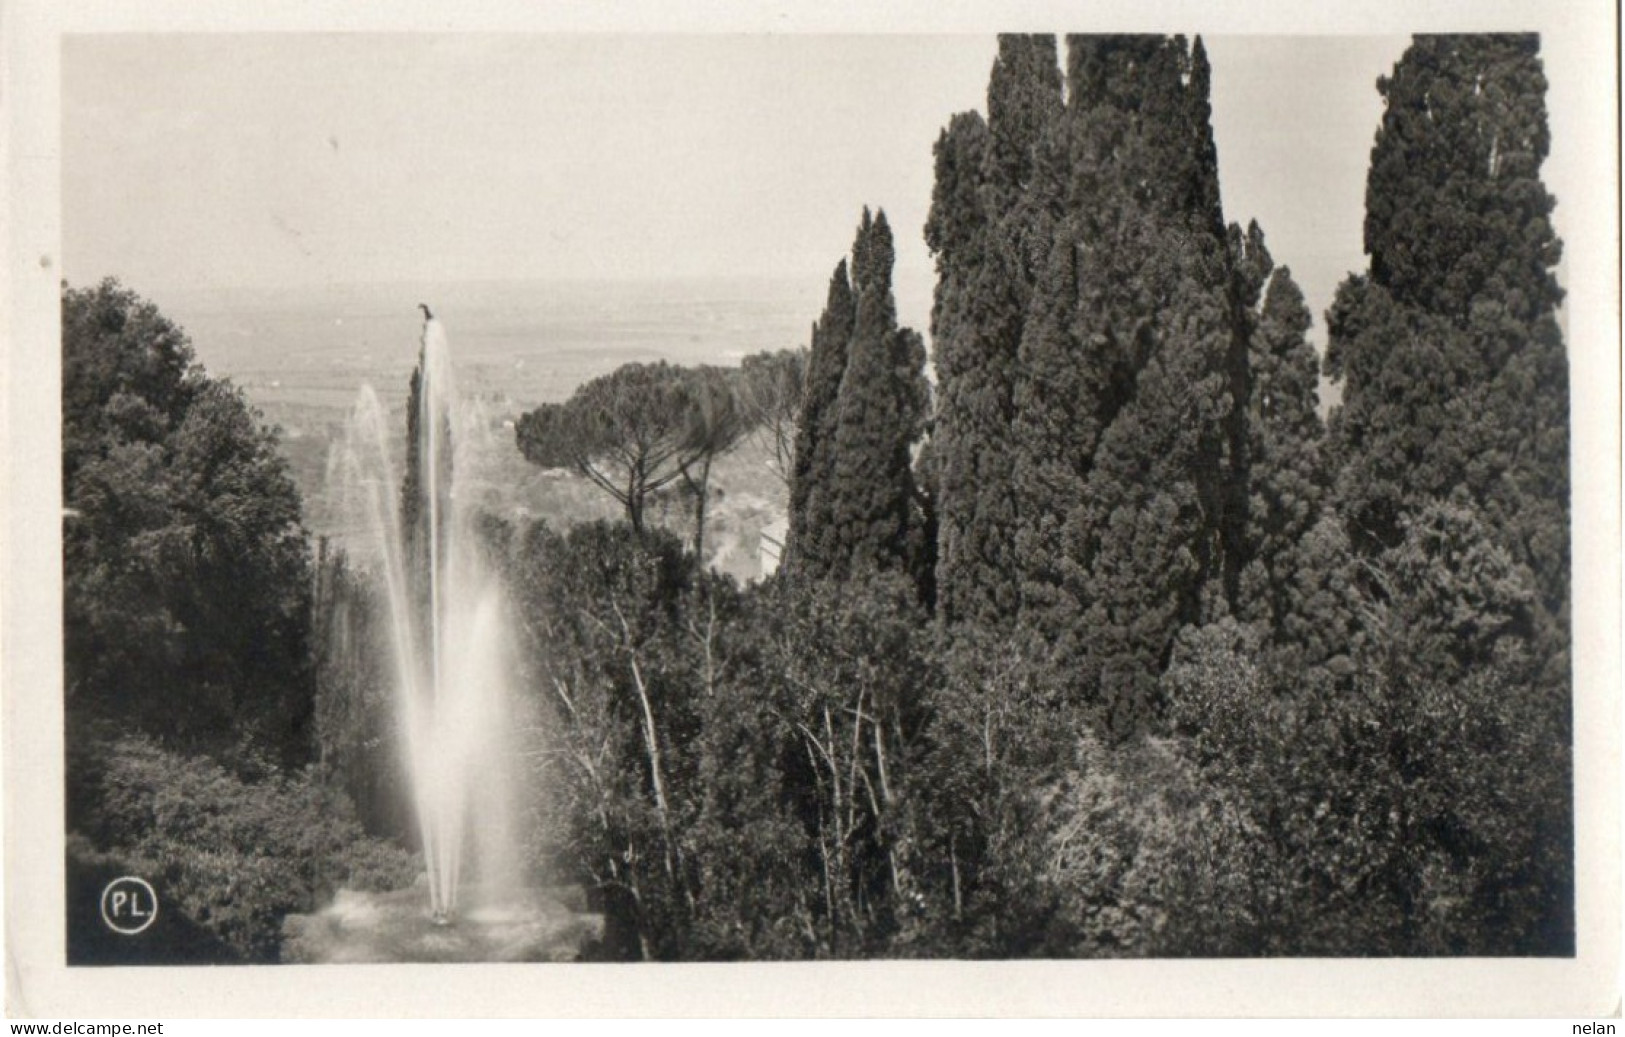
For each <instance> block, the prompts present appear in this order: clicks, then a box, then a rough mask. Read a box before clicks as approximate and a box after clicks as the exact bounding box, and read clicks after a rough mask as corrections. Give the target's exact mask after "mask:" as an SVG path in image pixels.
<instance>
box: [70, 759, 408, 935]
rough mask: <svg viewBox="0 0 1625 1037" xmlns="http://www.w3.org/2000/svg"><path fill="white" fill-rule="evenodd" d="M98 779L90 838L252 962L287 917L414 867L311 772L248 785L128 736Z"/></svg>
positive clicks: (390, 882)
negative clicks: (364, 828)
mask: <svg viewBox="0 0 1625 1037" xmlns="http://www.w3.org/2000/svg"><path fill="white" fill-rule="evenodd" d="M99 778H100V780H99V782H98V785H99V788H98V791H99V793H100V794H99V795H98V796H97V797H96V800H97V802H96V809H95V811H94V813H93V815H92V817H91V818H90V823H91V829H92V831H91V833H90V834H91V836H92V838H93V839H94V841H95V842H96V843H97V844H98V845H99V846H100V847H102V848H103V849H104V850H107V851H109V852H111V853H115V854H118V855H120V856H122V857H123V858H124V859H125V860H127V861H128V862H129V863H130V864H131V866H133V867H136V868H139V869H140V871H141V873H142V874H143V875H144V876H146V877H147V878H148V880H149V881H151V882H152V883H153V885H154V886H155V887H156V888H157V889H158V890H159V896H160V897H161V898H162V899H163V901H164V903H165V904H166V905H172V906H173V908H174V909H175V910H177V911H179V912H180V913H181V914H183V915H185V916H186V917H187V918H188V919H189V920H190V921H192V922H193V923H195V924H196V925H198V926H200V927H202V928H203V929H205V930H207V931H208V932H210V933H211V934H212V935H214V936H215V937H217V938H219V939H220V940H221V941H222V942H223V943H225V944H226V945H228V946H229V947H231V948H232V949H233V950H234V951H235V952H236V953H238V954H240V955H242V956H243V957H244V958H247V959H249V960H259V961H268V960H275V959H276V955H277V946H278V941H279V938H280V931H281V926H282V918H283V916H285V915H287V914H289V913H290V912H296V911H310V910H313V909H314V908H316V907H317V906H318V905H319V904H320V903H321V902H322V901H323V900H324V899H326V898H327V897H329V896H331V895H332V893H333V892H334V891H335V890H336V889H338V888H339V887H340V886H347V887H350V888H354V889H364V890H379V889H393V888H399V887H401V886H404V885H407V884H408V883H410V882H411V881H412V879H413V877H414V875H415V874H416V870H417V869H416V866H415V865H414V863H413V861H412V859H411V857H410V856H409V855H408V854H406V853H405V851H403V850H401V849H400V848H398V847H396V846H394V845H393V844H391V843H387V842H384V841H382V840H377V839H372V838H370V837H368V836H367V835H365V834H364V833H363V832H362V830H361V827H360V825H359V824H358V823H357V822H356V820H355V818H354V812H353V809H352V808H351V807H350V804H349V801H348V800H346V799H344V798H343V797H342V796H341V795H340V794H337V793H335V792H333V791H332V790H331V789H329V788H327V787H326V786H325V785H324V784H323V783H322V782H320V781H318V780H316V779H315V778H314V777H313V776H311V775H310V774H308V773H301V774H299V775H297V776H292V777H290V776H286V775H276V774H273V775H271V776H268V777H267V778H265V779H264V780H261V781H257V782H253V783H249V782H244V781H243V780H241V779H239V778H237V777H235V776H233V775H232V774H230V773H228V772H227V771H226V770H225V769H224V768H222V767H221V766H220V765H219V764H217V763H214V762H213V761H211V760H208V759H205V758H201V757H187V756H180V755H178V754H175V753H172V752H167V751H165V750H163V749H160V748H159V747H157V746H156V745H154V744H153V743H152V742H150V741H148V740H146V739H144V738H127V739H124V740H122V741H119V742H116V743H113V744H112V745H111V746H109V748H108V752H107V757H106V762H105V764H104V765H103V767H102V768H101V771H100V775H99Z"/></svg>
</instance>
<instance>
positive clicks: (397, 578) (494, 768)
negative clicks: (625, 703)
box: [329, 306, 519, 922]
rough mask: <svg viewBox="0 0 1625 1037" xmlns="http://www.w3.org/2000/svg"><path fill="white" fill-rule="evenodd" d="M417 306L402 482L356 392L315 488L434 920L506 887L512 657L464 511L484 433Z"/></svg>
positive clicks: (502, 613)
mask: <svg viewBox="0 0 1625 1037" xmlns="http://www.w3.org/2000/svg"><path fill="white" fill-rule="evenodd" d="M423 310H424V317H425V320H424V325H423V332H422V337H421V341H420V348H419V353H418V364H417V369H416V370H415V371H414V372H413V375H412V380H411V391H410V393H409V398H408V404H407V422H406V425H407V441H406V458H405V465H404V476H403V478H402V479H401V480H400V481H399V483H397V481H396V479H395V477H394V471H395V466H394V464H393V463H392V460H391V452H390V448H389V441H390V432H389V421H388V418H387V415H386V412H385V410H384V408H383V406H382V405H381V404H380V402H379V399H378V395H377V393H376V392H374V391H373V389H372V388H371V387H370V386H363V387H362V389H361V391H360V394H359V396H358V399H357V402H356V406H355V410H354V413H353V415H352V418H351V421H350V423H349V426H348V428H347V430H346V434H345V436H344V438H343V440H342V442H341V443H340V444H339V446H338V448H337V449H336V450H335V452H334V454H333V458H332V461H331V463H330V469H329V479H330V482H332V483H333V485H334V488H335V492H336V493H337V494H338V495H339V496H340V498H341V499H340V502H339V503H340V506H341V507H343V508H344V509H345V513H346V516H347V528H348V531H349V539H350V540H351V543H350V544H349V545H348V546H349V547H350V548H351V550H352V552H354V553H355V554H356V555H358V556H360V557H361V558H364V559H366V561H365V562H364V563H363V564H365V565H367V567H368V568H369V569H370V571H372V572H373V573H375V574H376V578H377V581H378V583H379V598H380V599H381V600H382V601H383V602H384V604H385V608H386V610H387V617H385V618H386V621H387V622H386V625H387V630H388V639H387V640H388V645H387V651H388V655H389V658H390V663H391V665H390V667H389V670H390V673H391V677H392V682H393V684H394V689H393V696H394V701H395V704H396V707H397V712H396V719H397V722H398V731H399V735H400V741H401V744H402V749H403V753H404V762H405V765H406V767H405V769H406V772H407V774H408V776H409V781H410V784H411V798H412V805H413V812H414V815H415V818H416V822H417V829H418V835H419V839H420V842H421V846H422V850H423V858H424V864H425V870H426V873H427V886H428V894H429V905H428V906H429V909H430V911H431V912H432V915H433V917H434V918H435V919H436V920H437V921H442V922H444V921H448V920H450V919H451V918H452V917H454V914H455V912H456V910H457V906H458V896H459V892H460V891H461V890H462V889H463V888H464V886H465V885H467V884H470V883H473V884H478V885H479V886H480V887H481V890H482V895H484V896H486V897H487V898H489V896H490V895H491V894H492V892H493V890H499V889H504V888H505V889H510V890H514V891H517V878H518V870H519V869H518V854H517V847H516V838H515V826H514V818H513V811H514V805H515V804H514V794H515V783H514V780H513V775H514V767H513V761H514V753H513V751H512V749H513V747H512V745H511V744H510V742H509V737H510V727H511V717H512V715H513V711H512V706H513V701H512V699H511V692H512V683H513V682H512V679H511V675H512V673H513V672H514V664H515V653H514V648H513V644H512V641H511V638H510V636H509V632H510V630H511V629H512V624H511V621H510V620H511V617H510V614H509V605H508V598H507V594H506V592H505V588H504V586H503V583H502V580H501V574H500V573H499V572H498V571H497V570H496V567H495V566H493V565H492V564H491V563H490V560H489V559H488V558H487V557H486V552H485V547H484V545H483V544H482V543H481V541H480V537H479V535H478V530H477V528H476V519H477V517H478V516H477V514H476V509H475V508H474V506H473V505H474V501H475V497H476V495H477V494H476V491H477V488H478V486H479V479H480V467H481V461H482V457H484V456H489V451H487V450H486V449H485V447H486V446H487V440H488V439H489V437H490V433H489V426H488V424H487V423H486V422H483V421H482V420H480V418H481V416H480V415H479V414H478V412H477V409H476V408H473V407H470V406H468V405H467V404H466V403H465V402H464V401H463V400H462V399H461V398H460V397H459V396H458V394H457V392H456V385H455V380H454V374H453V370H452V365H451V360H450V355H449V352H448V349H447V342H446V334H445V329H444V328H443V326H442V325H441V323H440V321H439V320H437V319H436V318H435V317H434V316H433V315H432V313H430V311H429V309H428V307H426V306H425V307H423ZM465 863H466V864H468V865H469V867H466V868H465ZM465 872H467V873H468V874H467V875H465Z"/></svg>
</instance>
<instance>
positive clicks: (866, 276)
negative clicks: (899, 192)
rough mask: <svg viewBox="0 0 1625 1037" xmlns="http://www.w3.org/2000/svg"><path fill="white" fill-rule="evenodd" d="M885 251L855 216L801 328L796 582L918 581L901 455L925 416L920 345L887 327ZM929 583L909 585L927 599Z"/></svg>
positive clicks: (882, 225)
mask: <svg viewBox="0 0 1625 1037" xmlns="http://www.w3.org/2000/svg"><path fill="white" fill-rule="evenodd" d="M893 260H894V249H893V243H892V235H891V227H890V226H889V225H888V224H887V222H886V215H885V213H880V214H879V215H878V216H871V214H870V212H869V210H868V209H864V211H863V220H862V223H861V224H860V225H859V227H858V233H857V237H856V239H855V240H854V242H853V245H852V265H851V270H852V277H851V281H850V283H849V282H848V281H847V278H846V270H847V266H846V263H845V261H843V262H842V263H841V264H840V265H839V266H837V267H836V271H835V277H834V278H833V280H832V281H831V283H830V294H829V303H828V305H827V306H826V308H825V311H824V315H823V317H822V318H821V319H820V320H819V322H818V324H817V325H816V326H815V327H814V329H813V344H812V350H811V355H810V357H809V359H808V371H807V395H806V399H805V403H804V406H803V408H802V413H801V420H800V422H799V423H798V426H797V433H796V467H795V472H794V476H793V478H792V481H791V512H790V530H789V541H790V544H789V546H790V552H791V563H792V566H793V567H794V569H795V570H796V571H798V572H803V573H807V574H810V575H813V576H834V577H837V578H844V577H845V576H847V575H849V574H850V573H851V572H852V571H853V569H854V567H856V568H881V569H898V570H902V571H906V572H910V573H913V574H915V576H916V577H917V578H920V577H923V576H924V574H923V573H920V572H919V571H918V570H919V558H920V556H921V552H923V551H927V550H928V549H927V548H926V547H925V545H924V544H923V542H922V540H921V537H922V536H923V532H922V527H923V524H924V523H925V521H926V516H925V514H924V512H923V511H922V507H923V506H924V505H925V504H927V503H928V502H926V501H923V500H922V498H921V496H920V494H919V493H918V492H917V488H916V486H915V483H914V476H913V471H912V449H913V446H914V444H915V443H916V442H918V441H919V439H920V437H921V436H922V435H923V434H924V431H925V423H926V418H927V416H928V415H929V413H930V406H931V403H930V387H929V386H928V384H927V383H926V381H925V375H924V364H925V344H924V342H923V341H922V340H921V338H920V336H919V335H918V334H917V333H916V332H913V331H911V330H909V329H907V328H899V327H898V326H897V306H896V302H895V301H894V299H893V297H892V285H891V274H892V263H893ZM928 584H929V581H926V580H923V579H922V580H921V583H920V586H921V591H922V594H925V595H926V596H929V587H928Z"/></svg>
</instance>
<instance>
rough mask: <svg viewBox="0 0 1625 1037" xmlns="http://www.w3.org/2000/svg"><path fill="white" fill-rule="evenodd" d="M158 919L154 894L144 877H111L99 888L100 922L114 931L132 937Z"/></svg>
mask: <svg viewBox="0 0 1625 1037" xmlns="http://www.w3.org/2000/svg"><path fill="white" fill-rule="evenodd" d="M157 918H158V894H157V893H155V892H153V889H152V886H151V885H150V884H149V883H148V882H147V880H146V879H138V878H136V877H135V876H134V875H126V876H124V877H123V878H117V879H114V880H113V881H112V882H109V883H108V884H107V888H106V889H104V890H102V921H104V922H106V923H107V927H108V928H109V929H111V930H113V931H114V932H115V933H122V934H124V935H125V936H134V935H135V934H136V933H139V932H141V931H142V930H143V929H146V928H147V927H148V926H149V925H151V924H152V923H153V922H154V921H155V920H156V919H157Z"/></svg>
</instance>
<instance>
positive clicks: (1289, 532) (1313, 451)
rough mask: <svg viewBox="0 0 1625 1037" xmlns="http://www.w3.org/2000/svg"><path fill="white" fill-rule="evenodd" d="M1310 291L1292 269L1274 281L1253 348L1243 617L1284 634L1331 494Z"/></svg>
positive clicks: (1281, 269) (1275, 276)
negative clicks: (1300, 554)
mask: <svg viewBox="0 0 1625 1037" xmlns="http://www.w3.org/2000/svg"><path fill="white" fill-rule="evenodd" d="M1310 323H1311V320H1310V316H1309V308H1308V306H1307V305H1305V303H1304V299H1303V292H1302V291H1301V290H1299V288H1298V285H1297V283H1296V282H1295V281H1293V279H1292V272H1291V271H1290V270H1289V269H1288V268H1286V267H1279V268H1277V269H1276V270H1275V271H1274V273H1273V274H1272V275H1271V276H1270V280H1269V288H1268V290H1267V291H1266V292H1265V295H1264V302H1263V307H1262V309H1261V311H1260V312H1259V314H1258V318H1257V321H1256V326H1255V329H1254V332H1253V335H1252V340H1251V348H1250V350H1249V355H1248V359H1249V367H1250V372H1251V375H1252V392H1251V395H1250V396H1249V398H1248V406H1247V411H1246V414H1247V433H1248V446H1247V450H1248V462H1249V469H1248V471H1249V484H1248V485H1249V489H1250V493H1251V506H1250V508H1249V510H1248V515H1247V519H1248V523H1247V530H1248V533H1247V547H1248V552H1249V560H1248V566H1247V571H1246V573H1245V575H1244V577H1243V586H1242V597H1243V599H1244V602H1245V604H1244V606H1243V609H1242V612H1243V615H1244V617H1245V618H1247V619H1251V620H1265V621H1268V622H1269V624H1270V625H1271V627H1272V628H1273V629H1275V630H1276V631H1277V632H1280V631H1281V629H1282V624H1283V622H1284V620H1285V616H1286V613H1287V610H1288V609H1289V608H1290V607H1291V600H1290V599H1291V587H1292V584H1293V572H1294V569H1295V566H1296V557H1297V545H1298V544H1299V543H1300V542H1301V541H1302V540H1303V538H1304V537H1305V536H1307V535H1308V533H1309V531H1310V529H1311V528H1312V527H1313V526H1314V524H1315V522H1316V521H1317V520H1318V518H1319V515H1320V510H1321V503H1322V499H1323V497H1324V495H1325V485H1324V484H1325V474H1324V469H1323V467H1322V464H1321V440H1322V437H1323V436H1324V434H1325V426H1324V423H1323V422H1322V421H1321V420H1320V414H1319V411H1318V409H1317V406H1318V391H1317V390H1318V381H1319V377H1320V358H1319V357H1317V356H1316V355H1315V349H1314V346H1312V345H1311V344H1310V343H1309V340H1308V337H1307V333H1308V330H1309V326H1310Z"/></svg>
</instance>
